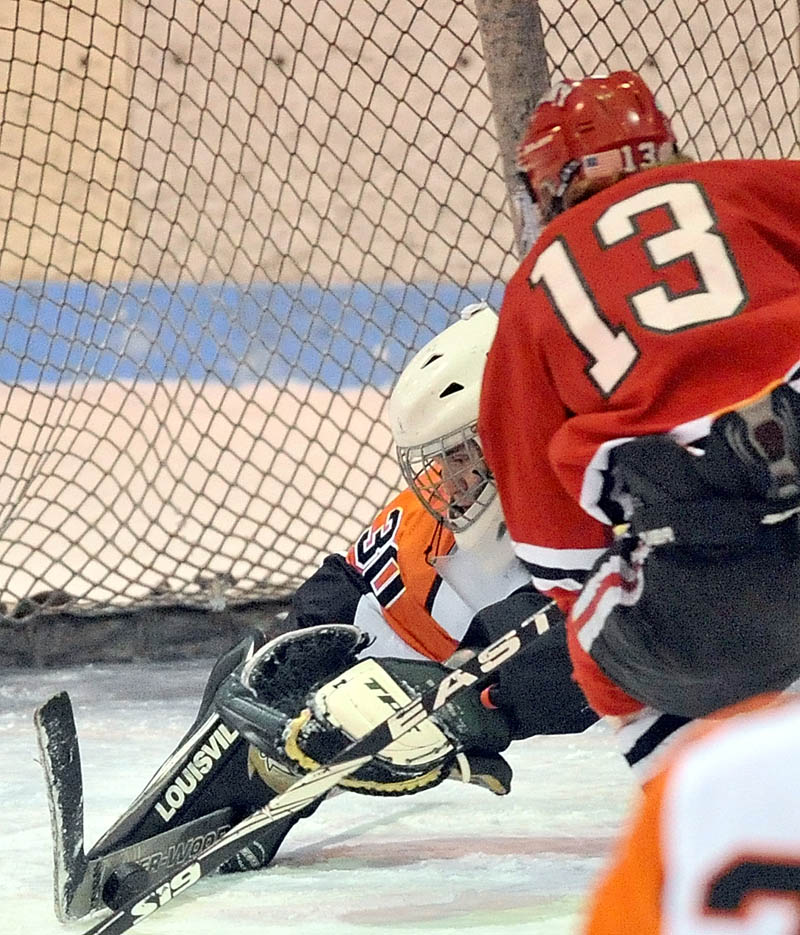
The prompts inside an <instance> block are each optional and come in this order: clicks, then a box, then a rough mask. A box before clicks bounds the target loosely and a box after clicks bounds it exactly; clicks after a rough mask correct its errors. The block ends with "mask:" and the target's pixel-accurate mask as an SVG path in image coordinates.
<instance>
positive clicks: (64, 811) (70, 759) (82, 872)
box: [33, 692, 244, 922]
mask: <svg viewBox="0 0 800 935" xmlns="http://www.w3.org/2000/svg"><path fill="white" fill-rule="evenodd" d="M33 720H34V726H35V728H36V738H37V742H38V745H39V752H40V755H41V763H42V769H43V770H44V773H45V780H46V790H47V802H48V807H49V811H50V824H51V830H52V841H53V900H54V908H55V913H56V916H57V917H58V919H59V921H61V922H67V921H70V920H73V919H79V918H81V917H82V916H85V915H86V914H87V913H88V912H91V911H92V910H94V909H99V908H105V903H104V902H103V899H102V894H103V886H104V884H105V882H106V880H107V879H108V877H109V875H110V874H111V873H112V871H113V870H114V869H115V868H117V867H119V866H120V864H123V863H127V862H135V863H139V864H140V865H142V867H143V868H144V869H145V870H149V871H151V872H159V871H161V870H165V869H170V868H175V867H176V866H179V865H181V864H183V863H185V862H186V860H187V858H188V857H190V856H194V855H196V854H197V852H198V850H199V849H202V848H204V847H208V846H209V845H210V844H211V843H213V842H214V841H216V840H217V839H218V838H220V837H221V835H222V834H223V833H224V832H225V831H227V830H228V829H229V828H230V826H231V824H232V821H233V810H232V809H229V808H221V809H218V810H216V811H214V812H212V813H210V814H207V815H203V816H201V817H199V818H196V819H194V820H192V821H190V822H184V823H180V822H175V824H174V826H173V827H170V826H169V824H168V823H167V821H165V823H164V828H165V830H164V831H163V832H161V833H159V834H155V835H153V836H151V837H148V838H146V839H145V840H142V841H139V842H136V843H133V844H130V845H127V846H125V847H122V848H119V847H117V848H115V849H111V850H109V851H107V852H106V853H103V847H104V845H105V844H106V842H107V841H108V840H110V839H112V838H114V837H115V838H116V840H117V841H120V840H123V839H124V836H125V834H126V833H127V832H129V831H130V830H132V829H133V828H135V827H136V825H137V824H138V822H139V821H140V820H141V819H142V817H143V816H144V815H145V814H146V813H147V812H148V811H150V810H151V809H153V808H158V804H159V799H160V798H161V797H162V796H163V795H164V793H165V791H166V790H168V789H169V787H170V784H171V783H172V781H173V780H174V778H175V777H176V776H178V775H180V773H181V771H182V770H183V769H185V768H186V766H187V764H188V763H190V762H191V761H192V758H193V757H194V755H195V754H196V753H197V752H198V751H200V750H204V751H208V750H209V749H210V750H211V753H212V756H213V755H216V759H214V760H213V772H215V773H216V772H217V771H218V769H219V766H220V765H221V764H222V763H223V762H225V760H227V758H228V757H229V756H230V755H231V753H232V752H233V750H234V749H235V746H236V744H237V743H240V742H242V743H243V742H244V741H240V740H239V737H238V734H236V732H235V731H229V730H228V728H226V727H225V726H224V725H223V724H222V723H221V722H220V719H219V716H218V715H216V714H212V715H210V716H209V717H207V718H206V719H205V720H204V721H203V722H202V723H201V724H199V725H198V726H197V727H196V728H195V729H193V730H192V731H191V733H190V734H189V735H188V736H187V738H186V739H185V740H184V741H183V742H182V743H181V745H180V746H179V747H178V749H177V750H175V751H174V753H173V754H172V755H171V756H170V757H168V759H167V760H166V761H165V762H164V764H163V765H162V766H161V767H160V769H159V770H158V772H157V773H156V774H155V775H154V776H153V778H152V779H151V780H150V782H149V783H148V784H147V785H146V786H145V788H144V789H143V790H142V792H141V793H140V794H139V796H138V797H137V799H136V800H135V801H134V803H133V804H132V805H131V806H130V808H129V809H128V810H127V811H126V812H125V814H124V815H123V816H122V817H121V818H120V819H119V820H118V821H117V822H116V823H115V824H114V825H113V826H112V828H110V829H109V831H107V832H106V833H105V834H104V835H103V837H102V838H101V839H100V840H99V841H98V842H97V843H96V844H95V845H94V847H93V848H92V849H91V851H90V852H89V855H87V854H86V852H85V850H84V814H83V776H82V772H81V757H80V746H79V743H78V735H77V731H76V728H75V716H74V713H73V710H72V703H71V701H70V698H69V695H68V694H67V693H66V692H60V693H59V694H57V695H54V696H53V697H52V698H50V699H49V700H48V701H46V702H45V703H44V704H43V705H42V706H41V707H39V708H37V709H36V711H35V712H34V718H33ZM212 756H208V755H207V756H206V760H207V761H209V762H211V760H212ZM208 772H209V773H210V772H212V770H209V771H208ZM202 778H203V779H204V778H205V777H202ZM162 809H163V806H162ZM176 811H177V810H176ZM164 814H166V817H167V820H169V819H170V818H172V817H174V816H173V815H169V813H167V812H164Z"/></svg>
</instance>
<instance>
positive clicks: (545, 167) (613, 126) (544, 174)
mask: <svg viewBox="0 0 800 935" xmlns="http://www.w3.org/2000/svg"><path fill="white" fill-rule="evenodd" d="M640 143H647V144H649V143H653V144H655V146H656V147H658V148H659V149H660V148H661V147H662V146H663V145H664V144H666V143H669V144H672V146H674V143H675V134H674V133H673V131H672V127H671V126H670V123H669V121H668V120H667V118H666V117H665V116H664V114H663V113H662V112H661V110H660V109H659V108H658V105H657V104H656V101H655V98H654V96H653V94H652V92H651V91H650V89H649V88H648V87H647V85H646V84H645V83H644V81H643V80H642V79H641V77H639V75H637V74H635V73H634V72H630V71H616V72H613V73H612V74H611V75H608V76H607V77H603V78H582V79H580V80H574V81H562V82H559V83H558V84H556V85H555V86H554V87H553V88H552V89H551V90H550V91H548V92H547V94H545V95H544V97H543V98H542V99H541V100H540V102H539V104H538V105H537V107H536V109H535V110H534V112H533V114H532V116H531V119H530V121H529V123H528V127H527V129H526V131H525V135H524V137H523V139H522V142H521V143H520V146H519V149H518V154H517V155H518V163H519V167H520V169H521V170H522V171H523V172H525V173H526V174H527V176H528V180H529V182H530V185H531V188H532V190H533V193H534V195H535V197H536V198H537V200H540V201H541V200H542V199H543V196H544V199H547V198H548V197H553V196H554V195H556V196H557V195H558V194H560V193H561V192H562V191H563V187H564V186H565V185H566V183H567V182H568V181H569V180H570V179H571V178H572V177H573V176H574V175H575V174H576V172H577V171H579V170H580V169H581V167H582V165H583V160H584V159H585V157H587V156H591V155H595V154H598V153H603V152H608V151H611V150H621V148H622V147H623V146H626V145H627V146H628V147H629V151H628V152H627V154H626V155H627V158H626V160H625V162H624V167H623V171H635V170H636V169H638V168H639V167H640V165H642V164H643V163H644V162H645V159H644V154H643V153H642V152H641V151H640V150H639V148H638V147H637V144H640ZM570 163H575V164H576V165H573V166H570V165H569V164H570Z"/></svg>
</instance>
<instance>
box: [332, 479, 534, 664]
mask: <svg viewBox="0 0 800 935" xmlns="http://www.w3.org/2000/svg"><path fill="white" fill-rule="evenodd" d="M347 562H348V563H349V564H350V565H351V566H352V568H354V569H355V570H356V571H357V572H358V573H359V575H360V576H361V578H362V579H363V581H364V582H366V585H367V586H368V587H367V588H365V593H364V594H362V596H361V598H360V599H359V601H358V604H357V606H356V608H355V615H354V618H353V619H352V620H348V621H347V622H348V623H350V622H352V623H354V624H355V625H356V626H357V627H359V628H360V629H361V630H363V631H364V632H366V633H369V634H370V635H371V636H372V637H373V639H374V642H373V643H372V645H371V646H370V647H369V649H368V650H367V653H366V654H367V655H374V656H395V657H400V658H403V657H405V658H426V659H434V660H436V661H439V662H443V661H444V660H445V659H447V658H448V657H449V656H450V655H452V653H453V652H454V651H455V649H456V648H457V646H458V644H459V642H460V640H461V638H462V637H463V636H464V634H465V633H466V631H467V627H468V626H469V624H470V622H471V621H472V618H473V617H474V616H475V614H476V613H477V612H478V611H479V610H482V609H483V608H484V607H487V606H488V605H489V604H493V603H495V602H496V601H500V600H502V599H503V598H504V597H507V596H508V595H509V594H511V593H512V592H513V591H516V590H517V589H518V588H520V587H523V586H526V585H529V583H530V575H529V574H528V572H527V570H526V569H525V568H524V566H523V565H522V563H521V562H520V561H519V560H518V559H517V558H516V557H515V556H514V552H513V548H512V546H511V542H510V540H509V539H508V537H504V538H502V539H500V540H499V541H498V542H487V543H486V547H485V548H482V549H480V550H470V551H465V550H464V549H459V548H458V547H457V545H456V543H455V539H454V537H453V534H452V533H451V532H449V531H448V530H446V529H443V528H442V527H441V526H440V525H439V524H438V523H437V521H436V520H435V519H434V518H433V517H432V516H431V514H430V513H428V511H427V510H426V509H425V508H424V507H423V506H422V504H421V503H420V502H419V500H418V499H417V497H416V495H415V494H414V492H413V491H412V490H410V489H406V490H404V491H403V492H402V493H400V494H399V495H398V496H397V497H395V498H394V500H392V501H391V503H389V505H388V506H386V507H385V508H384V509H383V510H381V512H380V513H379V514H378V516H377V517H376V518H375V520H374V522H373V523H372V525H371V526H369V528H367V529H366V530H364V532H363V533H362V534H361V535H360V536H359V538H358V540H357V541H356V542H355V544H354V545H353V546H352V547H351V548H350V550H349V551H348V553H347Z"/></svg>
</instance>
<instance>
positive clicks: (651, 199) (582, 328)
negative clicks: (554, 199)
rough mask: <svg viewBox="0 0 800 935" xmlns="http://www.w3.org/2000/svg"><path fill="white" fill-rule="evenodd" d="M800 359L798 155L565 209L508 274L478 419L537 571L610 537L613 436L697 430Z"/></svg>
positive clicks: (713, 169)
mask: <svg viewBox="0 0 800 935" xmlns="http://www.w3.org/2000/svg"><path fill="white" fill-rule="evenodd" d="M798 362H800V162H796V161H768V160H742V161H721V162H707V163H680V164H674V165H669V166H662V167H659V168H656V169H651V170H647V171H645V172H641V173H638V174H636V175H633V176H631V177H629V178H627V179H625V180H624V181H621V182H619V183H617V184H615V185H613V186H612V187H610V188H608V189H606V190H605V191H602V192H600V193H599V194H596V195H594V196H592V197H591V198H589V199H588V200H587V201H585V202H582V203H580V204H578V205H575V206H573V207H572V208H570V209H569V210H567V211H566V212H565V213H564V214H562V215H560V216H558V217H557V218H556V219H555V220H553V221H551V222H550V223H549V224H548V225H547V227H546V228H545V229H544V231H543V233H542V235H541V237H540V238H539V240H538V241H537V242H536V244H535V245H534V247H533V249H532V250H531V252H530V253H529V254H528V256H527V257H526V258H525V260H524V261H523V263H522V264H521V266H520V268H519V270H518V271H517V273H516V274H515V275H514V277H513V278H512V279H511V281H510V282H509V284H508V287H507V289H506V293H505V296H504V299H503V304H502V308H501V310H500V323H499V327H498V331H497V336H496V338H495V341H494V344H493V346H492V348H491V351H490V353H489V359H488V362H487V366H486V371H485V374H484V382H483V388H482V396H481V409H480V423H479V432H480V437H481V440H482V442H483V445H484V449H485V453H486V456H487V459H488V461H489V464H490V466H491V468H492V470H493V471H494V474H495V476H496V478H497V483H498V488H499V490H500V494H501V499H502V503H503V509H504V512H505V516H506V519H507V522H508V528H509V532H510V534H511V538H512V540H513V541H514V543H515V549H516V552H517V554H518V555H519V557H520V558H521V559H523V560H524V561H525V562H526V563H527V564H528V566H529V567H530V569H531V571H532V574H533V578H534V583H535V584H536V586H537V587H538V588H539V589H540V590H542V591H544V592H545V593H548V594H550V595H552V596H553V597H556V598H557V599H560V600H561V603H562V604H565V603H566V604H569V603H571V595H574V593H575V592H576V591H578V590H579V589H580V586H581V584H582V582H583V580H584V579H585V577H586V572H587V571H588V570H589V569H590V568H591V566H592V565H593V563H594V561H595V560H596V559H597V558H598V556H599V555H600V554H601V553H602V551H603V549H604V548H605V547H606V546H607V545H608V544H609V543H610V541H611V526H612V525H613V523H614V522H617V521H618V517H615V516H614V515H613V512H612V511H611V510H610V509H609V503H610V501H608V500H607V496H606V495H607V489H606V488H607V484H608V478H607V476H606V469H607V467H608V457H609V452H610V451H611V450H612V449H613V447H614V446H615V445H618V444H620V443H622V442H624V441H626V440H628V439H630V438H633V437H636V436H640V435H648V434H663V433H667V434H670V435H672V436H673V437H675V438H676V439H677V440H678V441H679V442H681V443H683V444H688V443H691V442H692V441H696V440H697V439H700V438H702V437H703V436H705V435H706V434H707V433H708V430H709V426H710V423H711V421H712V419H713V417H714V416H715V414H718V413H719V411H720V410H723V409H725V408H727V407H732V406H733V405H735V404H736V403H738V402H740V401H742V400H744V399H746V398H748V397H750V396H753V395H756V394H758V393H760V392H762V391H764V390H766V389H767V388H768V387H769V386H770V385H773V384H776V383H779V382H781V381H784V380H790V381H792V382H794V370H795V368H796V367H797V364H798Z"/></svg>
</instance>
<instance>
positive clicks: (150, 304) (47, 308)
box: [0, 281, 502, 390]
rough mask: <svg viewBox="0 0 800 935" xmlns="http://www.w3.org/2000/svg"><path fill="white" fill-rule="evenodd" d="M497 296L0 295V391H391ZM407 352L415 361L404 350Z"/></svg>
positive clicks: (133, 286) (443, 289)
mask: <svg viewBox="0 0 800 935" xmlns="http://www.w3.org/2000/svg"><path fill="white" fill-rule="evenodd" d="M501 296H502V290H501V288H500V286H499V284H495V285H494V286H492V284H490V283H478V284H472V285H471V286H470V287H469V288H465V287H463V286H457V285H455V284H450V283H439V284H433V283H430V284H426V283H415V284H402V283H401V284H394V285H386V286H383V287H381V288H380V291H379V290H378V289H377V288H376V287H370V286H369V285H366V284H363V283H351V284H346V285H341V286H332V287H330V288H329V289H320V288H318V287H316V286H304V285H285V284H275V285H271V284H268V283H266V284H260V285H251V286H247V287H240V286H236V285H231V284H221V285H197V284H189V283H182V284H178V285H177V286H175V287H172V288H170V287H168V286H166V285H164V284H162V283H145V282H138V281H137V282H133V283H127V284H120V283H116V284H111V285H109V286H101V285H98V284H96V283H84V282H75V281H69V282H46V283H41V282H23V283H20V284H15V285H11V284H2V283H0V383H8V384H22V383H24V384H41V383H60V382H64V381H66V382H72V381H75V380H86V379H92V378H93V379H103V380H110V379H115V380H133V379H139V380H142V379H144V380H153V381H163V380H177V379H186V380H193V381H202V380H211V381H214V382H220V383H223V384H225V385H230V386H236V385H243V384H247V383H253V382H257V381H261V380H266V381H268V382H270V383H274V384H277V385H284V384H286V383H288V382H290V381H301V382H305V383H316V384H320V385H324V386H326V387H328V388H329V389H332V390H339V389H346V388H352V387H357V386H360V385H369V386H374V387H383V388H385V387H388V386H391V384H392V383H393V382H394V380H395V378H396V376H397V374H398V373H399V372H400V370H402V368H403V366H404V364H405V363H406V362H407V360H408V358H409V356H410V354H411V351H413V350H417V349H419V348H420V347H421V346H422V345H423V344H425V342H426V341H428V340H430V338H431V337H433V335H434V334H436V333H437V332H438V331H440V330H441V329H442V328H444V327H445V325H447V324H448V323H450V322H451V321H453V320H454V316H455V313H456V312H457V311H458V310H459V309H460V308H461V307H462V306H464V305H466V304H467V303H469V302H474V301H477V300H478V299H481V298H487V299H488V300H489V301H493V302H494V303H495V306H496V307H497V305H499V301H500V298H501ZM409 348H410V349H411V351H410V350H409Z"/></svg>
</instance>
